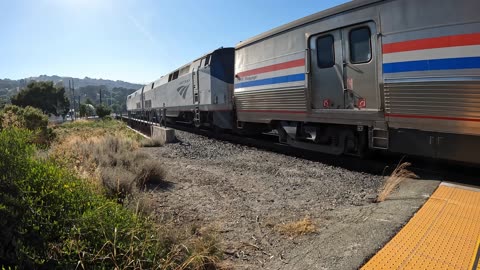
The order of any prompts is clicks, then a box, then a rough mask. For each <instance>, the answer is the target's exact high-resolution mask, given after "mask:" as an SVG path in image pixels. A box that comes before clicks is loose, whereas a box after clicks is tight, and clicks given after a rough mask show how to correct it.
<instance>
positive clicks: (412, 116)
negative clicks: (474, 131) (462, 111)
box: [385, 113, 480, 122]
mask: <svg viewBox="0 0 480 270" xmlns="http://www.w3.org/2000/svg"><path fill="white" fill-rule="evenodd" d="M385 116H386V117H393V118H417V119H435V120H453V121H468V122H480V119H478V118H463V117H447V116H433V115H413V114H390V113H386V114H385Z"/></svg>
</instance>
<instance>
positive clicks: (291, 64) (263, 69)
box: [237, 58, 305, 78]
mask: <svg viewBox="0 0 480 270" xmlns="http://www.w3.org/2000/svg"><path fill="white" fill-rule="evenodd" d="M301 66H305V59H303V58H302V59H298V60H293V61H289V62H285V63H280V64H275V65H271V66H266V67H261V68H256V69H252V70H247V71H243V72H240V73H238V74H237V77H240V78H241V77H245V76H251V75H257V74H261V73H267V72H272V71H277V70H282V69H287V68H294V67H301Z"/></svg>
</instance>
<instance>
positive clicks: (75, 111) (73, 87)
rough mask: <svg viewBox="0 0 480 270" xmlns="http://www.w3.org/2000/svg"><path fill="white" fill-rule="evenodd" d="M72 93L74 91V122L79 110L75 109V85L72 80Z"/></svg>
mask: <svg viewBox="0 0 480 270" xmlns="http://www.w3.org/2000/svg"><path fill="white" fill-rule="evenodd" d="M72 91H73V118H72V121H75V119H76V118H77V115H76V114H77V110H76V108H75V85H74V84H73V79H72Z"/></svg>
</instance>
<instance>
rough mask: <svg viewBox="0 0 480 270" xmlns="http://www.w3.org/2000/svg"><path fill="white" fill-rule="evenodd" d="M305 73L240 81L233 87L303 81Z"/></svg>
mask: <svg viewBox="0 0 480 270" xmlns="http://www.w3.org/2000/svg"><path fill="white" fill-rule="evenodd" d="M304 80H305V74H304V73H300V74H293V75H287V76H281V77H274V78H268V79H262V80H257V81H250V82H242V83H237V84H235V88H245V87H253V86H260V85H267V84H277V83H287V82H298V81H304Z"/></svg>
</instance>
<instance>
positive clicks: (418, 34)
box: [127, 0, 480, 163]
mask: <svg viewBox="0 0 480 270" xmlns="http://www.w3.org/2000/svg"><path fill="white" fill-rule="evenodd" d="M479 10H480V1H478V0H422V1H418V0H355V1H351V2H349V3H346V4H344V5H341V6H338V7H335V8H332V9H329V10H326V11H322V12H319V13H316V14H313V15H311V16H308V17H305V18H303V19H300V20H297V21H294V22H292V23H289V24H286V25H283V26H281V27H278V28H276V29H273V30H271V31H268V32H266V33H263V34H260V35H258V36H256V37H253V38H251V39H248V40H246V41H243V42H241V43H239V44H238V45H237V46H236V48H235V54H234V57H235V59H234V61H233V60H232V63H230V64H232V65H234V74H232V76H233V75H234V79H233V78H232V79H231V80H232V81H234V91H233V100H232V103H231V104H229V105H232V106H233V107H228V106H227V107H225V109H226V110H229V109H232V111H231V114H230V115H231V117H232V118H229V119H231V120H232V122H231V125H230V126H231V128H232V130H233V131H234V132H242V131H243V132H249V133H251V132H266V131H272V130H276V131H277V132H278V134H279V138H280V140H281V141H282V142H284V143H287V144H291V145H293V146H296V147H300V148H305V149H309V150H316V151H321V152H327V153H332V154H352V155H360V156H361V155H363V154H365V153H366V152H371V151H372V150H379V151H391V152H398V153H405V154H412V155H419V156H427V157H434V158H440V159H449V160H457V161H466V162H470V163H480V158H479V157H478V154H477V151H480V106H479V105H480V17H479V16H478V11H479ZM232 55H233V52H232ZM190 72H192V70H190ZM226 73H228V72H226ZM229 74H230V73H229ZM189 76H191V75H189ZM225 81H227V80H225ZM146 87H147V88H148V86H146ZM152 88H153V87H152ZM212 89H213V87H212ZM137 92H138V91H137ZM154 92H155V91H154ZM146 93H148V91H146ZM134 94H135V93H134ZM134 94H132V95H133V97H132V99H135V98H137V97H136V96H135V95H134ZM167 94H168V95H172V96H173V95H174V94H177V93H174V92H172V93H167ZM146 96H147V95H145V97H146ZM141 97H142V94H140V96H139V98H140V99H139V98H137V99H136V100H137V102H138V100H140V102H141ZM170 98H172V97H170ZM164 99H168V97H167V96H165V97H164ZM174 101H175V102H177V99H174ZM162 102H163V101H162ZM127 103H128V101H127ZM143 103H146V100H145V101H144V102H143ZM154 104H155V103H154ZM169 104H170V103H169ZM132 105H133V103H132V104H130V106H129V110H130V108H131V109H132V111H134V110H135V107H134V106H132ZM137 105H138V103H137ZM161 105H162V104H155V105H154V107H153V109H156V108H161V107H162V106H161ZM170 105H171V106H174V107H175V106H176V105H177V104H174V103H171V104H170ZM141 106H142V105H140V108H138V106H137V108H136V109H137V110H138V109H142V110H145V108H143V107H141ZM189 108H192V107H191V106H190V107H189ZM179 112H180V111H179V110H173V112H172V113H173V114H174V115H177V116H178V113H179ZM180 118H181V117H180ZM204 122H208V121H204Z"/></svg>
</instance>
